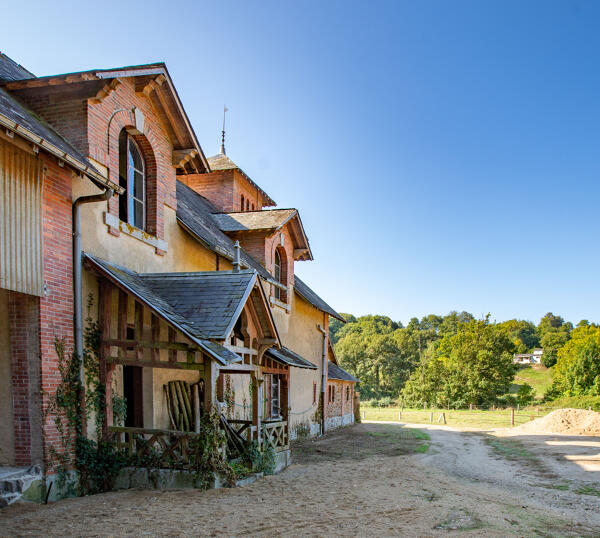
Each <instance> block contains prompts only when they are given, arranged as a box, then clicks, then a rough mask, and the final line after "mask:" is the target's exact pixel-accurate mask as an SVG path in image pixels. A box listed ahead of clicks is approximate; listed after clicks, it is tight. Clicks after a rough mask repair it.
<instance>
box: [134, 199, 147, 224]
mask: <svg viewBox="0 0 600 538" xmlns="http://www.w3.org/2000/svg"><path fill="white" fill-rule="evenodd" d="M134 207H135V219H134V222H133V225H134V226H136V227H137V228H142V229H143V228H144V204H142V202H140V201H139V200H134Z"/></svg>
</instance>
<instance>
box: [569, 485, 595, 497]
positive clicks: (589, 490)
mask: <svg viewBox="0 0 600 538" xmlns="http://www.w3.org/2000/svg"><path fill="white" fill-rule="evenodd" d="M575 493H577V494H579V495H594V496H596V497H600V489H596V488H593V487H592V486H584V487H582V488H579V489H576V490H575Z"/></svg>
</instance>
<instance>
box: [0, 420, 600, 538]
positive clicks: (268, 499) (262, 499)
mask: <svg viewBox="0 0 600 538" xmlns="http://www.w3.org/2000/svg"><path fill="white" fill-rule="evenodd" d="M415 427H418V428H420V429H422V430H423V431H426V432H427V434H428V435H429V436H430V438H431V439H430V441H427V440H423V439H418V438H415V434H412V431H411V430H408V429H407V428H403V427H402V426H400V425H398V424H381V423H378V424H362V425H355V426H352V427H348V428H343V429H341V430H338V431H335V432H332V433H331V434H328V435H327V436H325V437H324V438H322V439H319V440H317V441H303V442H300V443H297V444H296V445H295V446H294V459H295V461H296V463H294V464H293V465H292V466H291V467H289V468H288V469H287V470H285V471H284V472H282V473H281V474H279V475H276V476H271V477H266V478H264V479H261V480H259V481H257V482H255V483H254V484H252V485H249V486H246V487H242V488H236V489H227V490H212V491H197V490H179V491H133V490H129V491H124V492H116V493H108V494H103V495H97V496H93V497H86V498H78V499H68V500H64V501H60V502H57V503H54V504H50V505H48V506H43V505H34V504H19V505H12V506H10V507H8V508H6V509H4V510H2V511H0V535H2V536H6V535H18V536H27V535H35V536H40V535H46V536H127V535H132V536H133V535H135V536H143V535H148V536H181V535H194V536H237V535H252V536H292V535H293V536H317V535H325V534H326V535H335V536H338V535H353V536H439V535H444V536H447V535H450V536H452V535H458V534H460V535H466V536H484V535H485V536H600V497H598V496H595V495H589V494H584V493H577V492H576V490H580V489H582V488H584V487H592V486H591V484H595V485H596V487H599V488H600V485H599V484H598V483H599V482H600V480H599V478H598V476H599V474H600V472H599V470H598V469H597V468H591V469H588V470H585V469H584V467H583V466H582V465H580V462H581V461H586V462H588V463H589V461H590V458H592V459H593V458H594V457H595V458H596V459H598V458H600V456H599V454H598V453H599V452H600V444H599V443H600V439H598V438H592V437H583V438H582V437H578V438H566V437H565V436H557V435H545V436H539V437H538V436H535V435H527V436H526V437H521V436H517V437H515V436H514V435H513V436H511V435H509V434H510V432H507V431H498V432H485V433H484V432H461V431H457V430H452V429H451V428H444V427H427V426H423V425H419V426H415ZM556 443H558V444H556ZM561 443H567V444H561ZM423 444H429V445H430V446H429V449H428V450H427V452H425V453H419V450H423V448H420V447H422V446H423ZM568 456H572V457H573V458H570V457H568ZM593 465H595V464H593ZM557 487H559V489H557ZM565 488H566V489H565ZM586 491H588V490H586Z"/></svg>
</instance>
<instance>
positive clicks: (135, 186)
mask: <svg viewBox="0 0 600 538" xmlns="http://www.w3.org/2000/svg"><path fill="white" fill-rule="evenodd" d="M119 185H120V186H121V187H123V188H124V189H125V192H124V193H123V194H121V196H120V198H119V218H120V219H121V220H122V221H123V222H127V223H128V224H130V225H131V226H135V227H136V228H140V229H141V230H145V229H146V163H145V161H144V157H143V155H142V152H141V150H140V147H139V146H138V144H137V142H136V141H135V140H134V139H133V137H132V136H131V135H130V134H129V133H127V131H126V130H125V129H123V130H122V131H121V134H120V135H119Z"/></svg>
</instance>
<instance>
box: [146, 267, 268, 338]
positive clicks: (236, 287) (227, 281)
mask: <svg viewBox="0 0 600 538" xmlns="http://www.w3.org/2000/svg"><path fill="white" fill-rule="evenodd" d="M139 277H140V278H141V279H142V281H143V282H144V284H145V285H146V286H148V287H149V288H150V289H151V290H152V291H153V292H154V293H156V294H157V295H159V296H161V297H163V298H165V299H166V300H167V302H168V303H169V305H171V307H172V308H173V309H174V310H175V311H176V312H177V313H178V314H179V315H181V316H182V317H184V318H185V319H186V320H188V321H189V322H190V323H191V324H192V325H193V326H194V327H195V329H196V330H197V331H198V332H199V333H200V334H202V335H203V336H204V337H205V338H209V339H216V340H222V339H225V338H226V337H227V336H228V334H229V333H230V332H231V329H232V328H233V324H234V323H235V321H236V320H237V318H238V316H239V314H240V312H241V310H242V308H243V306H244V304H245V303H246V300H247V299H248V297H249V295H250V292H251V291H252V288H253V287H254V283H255V282H256V273H255V272H254V271H252V270H246V271H240V272H239V273H234V272H232V271H211V272H197V273H146V274H142V275H139Z"/></svg>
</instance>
